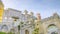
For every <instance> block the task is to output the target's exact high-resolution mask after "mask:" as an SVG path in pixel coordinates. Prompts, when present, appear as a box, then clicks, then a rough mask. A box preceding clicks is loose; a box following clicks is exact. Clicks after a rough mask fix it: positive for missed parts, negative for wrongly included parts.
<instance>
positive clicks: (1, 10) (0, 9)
mask: <svg viewBox="0 0 60 34" xmlns="http://www.w3.org/2000/svg"><path fill="white" fill-rule="evenodd" d="M3 12H4V6H3V4H2V3H0V23H1V22H2V18H3Z"/></svg>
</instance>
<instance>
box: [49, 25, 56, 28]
mask: <svg viewBox="0 0 60 34" xmlns="http://www.w3.org/2000/svg"><path fill="white" fill-rule="evenodd" d="M50 26H56V25H55V24H50V25H49V26H48V28H49V27H50Z"/></svg>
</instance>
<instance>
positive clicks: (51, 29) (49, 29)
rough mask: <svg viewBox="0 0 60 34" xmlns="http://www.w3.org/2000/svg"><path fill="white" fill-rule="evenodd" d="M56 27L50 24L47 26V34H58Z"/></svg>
mask: <svg viewBox="0 0 60 34" xmlns="http://www.w3.org/2000/svg"><path fill="white" fill-rule="evenodd" d="M57 31H58V27H57V26H56V25H55V24H50V25H49V26H48V33H50V34H55V33H57V34H58V32H57Z"/></svg>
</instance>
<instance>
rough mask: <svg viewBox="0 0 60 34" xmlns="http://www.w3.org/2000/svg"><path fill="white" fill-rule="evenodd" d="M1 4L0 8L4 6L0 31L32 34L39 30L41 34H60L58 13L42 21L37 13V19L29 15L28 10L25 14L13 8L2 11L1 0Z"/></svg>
mask: <svg viewBox="0 0 60 34" xmlns="http://www.w3.org/2000/svg"><path fill="white" fill-rule="evenodd" d="M0 3H1V4H0V6H2V7H1V9H0V10H2V12H3V13H2V14H3V15H2V18H3V19H1V20H2V22H1V23H0V31H2V32H10V31H12V32H14V33H15V34H17V33H19V34H32V33H33V31H34V29H35V28H38V29H39V30H38V31H39V34H59V33H60V16H59V15H58V14H57V13H54V14H53V15H52V16H50V17H48V18H44V19H41V16H40V14H39V13H37V16H36V17H35V16H34V13H33V12H30V13H28V11H27V10H24V13H22V11H19V10H15V9H12V8H8V9H6V10H4V9H2V8H3V7H4V6H3V3H2V2H1V0H0ZM0 17H1V16H0ZM18 25H19V27H18ZM35 34H36V33H35Z"/></svg>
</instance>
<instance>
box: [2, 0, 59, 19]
mask: <svg viewBox="0 0 60 34" xmlns="http://www.w3.org/2000/svg"><path fill="white" fill-rule="evenodd" d="M2 2H3V4H4V6H5V9H7V8H13V9H16V10H20V11H22V12H23V11H24V10H27V11H28V12H31V11H32V12H34V15H35V16H36V13H40V14H41V18H42V19H43V18H47V17H50V16H52V15H53V13H55V12H56V13H58V14H59V15H60V0H2Z"/></svg>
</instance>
